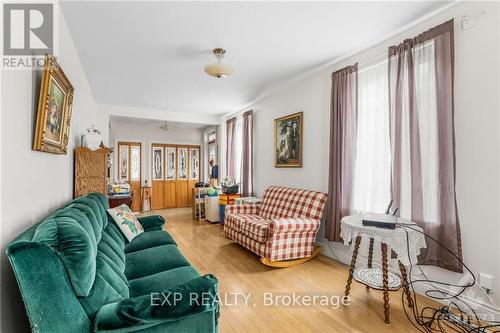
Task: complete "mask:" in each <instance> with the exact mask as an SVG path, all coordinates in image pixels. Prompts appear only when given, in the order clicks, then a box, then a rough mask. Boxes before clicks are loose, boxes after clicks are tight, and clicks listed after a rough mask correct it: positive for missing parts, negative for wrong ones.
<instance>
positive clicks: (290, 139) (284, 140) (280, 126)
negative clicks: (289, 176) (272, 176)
mask: <svg viewBox="0 0 500 333" xmlns="http://www.w3.org/2000/svg"><path fill="white" fill-rule="evenodd" d="M303 132H304V112H302V111H301V112H297V113H293V114H290V115H287V116H284V117H281V118H277V119H274V166H275V167H276V168H301V167H302V155H303V145H302V142H303V140H302V138H303V134H304V133H303Z"/></svg>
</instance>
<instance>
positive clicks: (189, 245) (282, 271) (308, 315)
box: [152, 209, 429, 333]
mask: <svg viewBox="0 0 500 333" xmlns="http://www.w3.org/2000/svg"><path fill="white" fill-rule="evenodd" d="M152 214H160V215H163V216H164V217H166V219H167V224H166V227H165V229H166V230H168V231H169V232H170V233H171V234H172V236H173V237H174V238H175V240H176V241H177V243H178V246H179V248H180V249H181V250H182V252H183V253H184V255H185V256H186V257H187V258H188V259H189V261H190V262H191V263H192V264H193V265H194V266H195V267H196V268H197V269H198V270H199V272H200V273H201V274H206V273H212V274H214V275H215V276H216V277H217V279H218V280H219V283H220V287H219V291H220V293H221V298H222V300H223V301H224V298H226V297H227V299H226V301H227V302H228V303H229V304H226V305H223V306H222V309H221V318H220V321H219V331H220V332H221V333H226V332H252V333H253V332H301V333H302V332H342V333H344V332H377V333H379V332H416V329H415V328H413V327H412V326H411V323H410V322H409V321H408V320H407V318H406V316H405V314H404V312H403V308H402V304H401V292H402V291H398V292H393V293H391V294H390V296H391V299H390V310H391V324H390V325H386V324H384V317H383V314H384V309H383V300H382V292H380V291H375V290H367V289H366V288H365V287H364V286H363V285H361V284H358V283H357V282H353V286H352V289H351V304H350V305H348V306H345V305H342V304H341V305H340V306H339V307H338V308H337V309H334V308H332V307H329V306H322V305H321V304H317V305H315V306H300V307H293V306H283V305H281V306H264V294H265V293H273V294H274V295H292V293H293V292H295V293H296V294H297V295H310V296H311V297H313V296H314V295H326V296H328V297H335V296H338V298H339V299H341V298H342V296H343V293H344V288H345V283H346V278H347V274H348V266H346V265H343V264H341V263H339V262H337V261H335V260H332V259H330V258H327V257H325V256H323V255H319V256H318V257H316V258H315V259H313V260H311V261H309V262H306V263H304V264H302V265H298V266H295V267H290V268H270V267H267V266H265V265H263V264H261V263H260V262H259V257H258V256H257V255H254V254H253V253H251V252H250V251H248V250H246V249H244V248H243V247H242V246H240V245H238V244H236V243H234V242H232V241H231V240H230V239H228V238H226V237H225V236H224V234H223V229H222V226H221V225H220V224H210V223H209V222H198V221H193V220H192V219H191V211H190V209H170V210H160V211H155V212H153V213H152ZM231 293H245V294H247V293H251V296H250V297H249V303H248V305H245V304H244V299H243V297H239V299H238V301H239V302H238V304H237V305H236V304H234V303H236V302H235V297H234V296H233V295H232V294H231ZM422 302H426V303H427V305H428V304H429V303H428V302H429V301H428V300H427V299H424V298H423V297H422V299H419V306H422V305H423V303H422Z"/></svg>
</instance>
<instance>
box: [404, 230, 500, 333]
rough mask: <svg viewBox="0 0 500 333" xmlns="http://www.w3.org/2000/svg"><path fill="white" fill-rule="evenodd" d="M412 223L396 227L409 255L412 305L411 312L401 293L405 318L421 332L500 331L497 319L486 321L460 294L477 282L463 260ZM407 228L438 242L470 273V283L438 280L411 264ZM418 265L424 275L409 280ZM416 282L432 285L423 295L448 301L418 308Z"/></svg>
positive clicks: (482, 332)
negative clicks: (438, 304)
mask: <svg viewBox="0 0 500 333" xmlns="http://www.w3.org/2000/svg"><path fill="white" fill-rule="evenodd" d="M412 226H416V224H408V223H396V228H402V229H404V231H405V233H406V243H407V250H408V258H409V260H410V270H409V274H408V277H409V279H410V281H408V284H409V287H410V288H411V293H412V296H413V308H412V313H410V314H409V313H408V309H407V308H406V306H405V304H404V293H402V295H401V302H402V304H403V309H404V312H405V315H406V317H407V318H408V320H409V321H410V322H411V323H412V325H413V326H414V327H415V328H416V329H417V330H418V331H419V332H424V333H431V332H450V331H455V332H467V333H473V332H477V333H487V332H500V321H488V320H484V319H481V318H479V316H478V314H477V313H476V311H475V310H474V309H473V308H472V306H470V305H469V304H468V303H467V302H466V301H465V300H464V299H463V297H462V295H463V293H464V292H465V291H466V290H467V289H469V288H471V287H472V286H474V285H475V284H476V278H475V276H474V274H473V273H472V271H471V270H470V269H469V267H468V266H467V265H465V264H464V262H463V261H462V260H461V259H460V258H458V256H456V255H455V254H454V253H453V252H452V251H451V250H450V249H448V248H447V247H446V246H444V245H443V244H442V243H441V242H439V241H438V240H436V239H435V238H433V237H431V236H429V235H427V234H426V233H425V232H423V231H422V230H420V229H416V228H413V227H412ZM409 230H412V231H415V232H418V233H420V234H423V235H424V236H425V237H426V239H430V240H431V241H433V242H435V243H436V244H438V245H439V247H440V248H442V249H444V250H445V251H446V252H447V253H449V254H450V255H452V256H453V257H454V258H455V259H456V260H457V261H458V262H459V263H460V265H462V267H464V268H465V270H466V273H467V274H468V275H470V277H471V280H470V282H469V283H465V284H454V283H447V282H442V281H437V280H432V279H429V278H428V277H427V275H426V274H425V273H424V271H423V270H422V268H421V267H420V266H418V265H416V263H415V264H413V263H412V262H411V256H410V238H409V232H408V231H409ZM414 267H417V268H418V269H419V271H420V274H421V275H422V276H423V277H424V278H423V279H417V280H412V278H413V274H412V272H413V268H414ZM418 283H426V284H428V285H429V284H430V286H431V287H432V288H431V289H429V290H426V291H425V292H424V294H425V296H427V297H428V298H431V299H435V300H437V301H445V300H447V301H448V303H449V304H448V305H443V306H441V307H439V308H433V307H429V306H427V307H423V308H422V309H421V310H420V311H419V307H418V303H417V298H416V292H415V284H418ZM443 287H448V288H450V287H451V288H457V289H458V290H457V291H456V292H452V291H450V290H449V289H448V290H445V289H443Z"/></svg>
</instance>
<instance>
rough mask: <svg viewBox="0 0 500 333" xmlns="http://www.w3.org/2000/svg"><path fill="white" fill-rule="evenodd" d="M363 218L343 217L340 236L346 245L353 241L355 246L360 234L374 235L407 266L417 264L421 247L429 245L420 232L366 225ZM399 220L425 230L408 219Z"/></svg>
mask: <svg viewBox="0 0 500 333" xmlns="http://www.w3.org/2000/svg"><path fill="white" fill-rule="evenodd" d="M362 220H363V215H351V216H346V217H344V218H342V220H341V222H340V223H341V226H340V237H341V238H342V239H343V240H344V245H349V244H350V243H352V246H354V243H355V242H354V240H355V239H356V238H357V237H358V236H362V237H367V238H369V237H372V238H373V239H374V240H375V241H379V242H382V243H385V244H387V247H388V249H389V250H393V251H394V252H396V254H397V255H398V259H399V260H400V261H401V262H402V263H403V265H405V266H410V264H411V265H415V264H416V263H417V257H418V255H419V254H420V249H422V248H426V247H427V244H426V243H425V236H424V234H422V233H420V232H417V231H415V230H411V229H410V228H404V227H396V229H382V228H376V227H365V226H363V222H362ZM397 222H398V224H408V225H410V226H411V228H412V229H416V230H420V231H423V230H422V228H420V227H418V226H417V225H415V224H413V223H412V222H410V221H408V220H404V219H401V218H398V221H397ZM407 235H408V236H407ZM408 245H409V246H408ZM389 253H390V251H389ZM408 254H409V257H408Z"/></svg>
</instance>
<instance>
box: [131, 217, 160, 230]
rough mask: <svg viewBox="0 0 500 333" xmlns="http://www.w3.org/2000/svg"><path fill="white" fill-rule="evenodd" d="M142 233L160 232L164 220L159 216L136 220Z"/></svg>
mask: <svg viewBox="0 0 500 333" xmlns="http://www.w3.org/2000/svg"><path fill="white" fill-rule="evenodd" d="M137 219H138V220H139V222H140V223H141V225H142V228H143V229H144V231H153V230H162V229H163V225H164V224H165V218H163V216H160V215H149V216H143V217H138V218H137Z"/></svg>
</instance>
